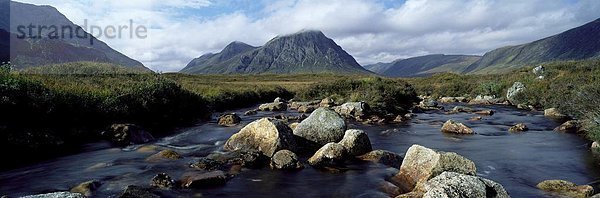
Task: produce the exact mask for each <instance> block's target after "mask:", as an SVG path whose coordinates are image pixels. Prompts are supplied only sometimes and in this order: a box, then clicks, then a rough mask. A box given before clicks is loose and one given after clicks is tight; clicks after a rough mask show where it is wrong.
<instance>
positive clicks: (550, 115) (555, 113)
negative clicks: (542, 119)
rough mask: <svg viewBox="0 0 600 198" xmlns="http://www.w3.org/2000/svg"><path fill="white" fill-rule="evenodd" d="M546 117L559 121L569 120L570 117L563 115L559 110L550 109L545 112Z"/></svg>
mask: <svg viewBox="0 0 600 198" xmlns="http://www.w3.org/2000/svg"><path fill="white" fill-rule="evenodd" d="M544 116H546V117H548V118H552V119H557V120H564V119H568V118H569V116H567V115H565V114H562V113H561V112H560V111H559V110H558V109H557V108H550V109H546V110H544Z"/></svg>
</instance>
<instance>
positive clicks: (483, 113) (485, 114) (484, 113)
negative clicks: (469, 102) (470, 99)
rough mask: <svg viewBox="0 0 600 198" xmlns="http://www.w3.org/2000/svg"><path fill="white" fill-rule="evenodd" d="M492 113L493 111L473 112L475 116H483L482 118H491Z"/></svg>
mask: <svg viewBox="0 0 600 198" xmlns="http://www.w3.org/2000/svg"><path fill="white" fill-rule="evenodd" d="M494 113H496V112H495V111H494V110H489V109H488V110H481V111H477V112H475V114H477V115H484V116H491V115H494Z"/></svg>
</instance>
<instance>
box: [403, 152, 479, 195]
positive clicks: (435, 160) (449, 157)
mask: <svg viewBox="0 0 600 198" xmlns="http://www.w3.org/2000/svg"><path fill="white" fill-rule="evenodd" d="M446 171H450V172H456V173H461V174H466V175H475V174H476V172H477V168H476V167H475V163H473V161H471V160H469V159H467V158H465V157H463V156H460V155H458V154H456V153H452V152H441V151H435V150H432V149H429V148H426V147H423V146H420V145H413V146H411V147H410V148H409V149H408V151H407V152H406V156H405V157H404V161H402V166H400V171H399V172H398V174H396V175H395V176H394V177H393V178H392V181H394V183H395V184H396V185H398V187H400V188H401V189H402V191H403V192H404V193H408V192H411V191H412V190H413V189H415V187H416V186H418V185H422V184H423V183H425V182H426V181H428V180H429V179H431V178H434V177H435V176H438V175H439V174H441V173H443V172H446Z"/></svg>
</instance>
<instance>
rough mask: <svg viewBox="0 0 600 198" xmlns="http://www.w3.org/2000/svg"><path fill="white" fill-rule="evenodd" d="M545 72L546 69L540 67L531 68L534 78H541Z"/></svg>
mask: <svg viewBox="0 0 600 198" xmlns="http://www.w3.org/2000/svg"><path fill="white" fill-rule="evenodd" d="M545 72H546V68H545V67H544V66H542V65H540V66H537V67H535V68H533V74H535V75H536V76H543V75H544V73H545Z"/></svg>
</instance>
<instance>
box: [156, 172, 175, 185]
mask: <svg viewBox="0 0 600 198" xmlns="http://www.w3.org/2000/svg"><path fill="white" fill-rule="evenodd" d="M150 186H152V187H156V188H162V189H170V188H173V186H175V181H174V180H173V179H171V177H170V176H169V175H167V174H166V173H159V174H157V175H155V176H154V177H153V178H152V181H151V182H150Z"/></svg>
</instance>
